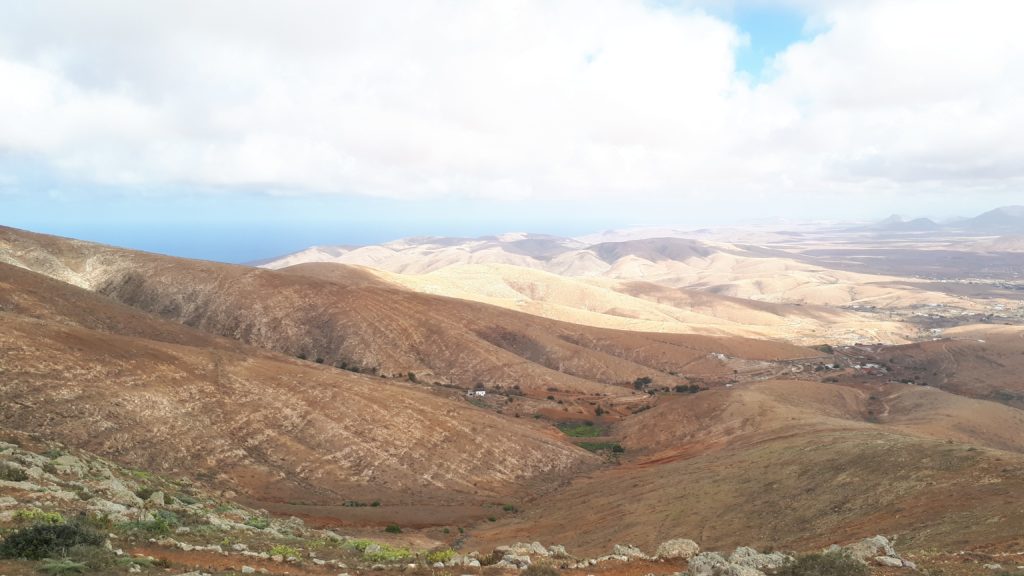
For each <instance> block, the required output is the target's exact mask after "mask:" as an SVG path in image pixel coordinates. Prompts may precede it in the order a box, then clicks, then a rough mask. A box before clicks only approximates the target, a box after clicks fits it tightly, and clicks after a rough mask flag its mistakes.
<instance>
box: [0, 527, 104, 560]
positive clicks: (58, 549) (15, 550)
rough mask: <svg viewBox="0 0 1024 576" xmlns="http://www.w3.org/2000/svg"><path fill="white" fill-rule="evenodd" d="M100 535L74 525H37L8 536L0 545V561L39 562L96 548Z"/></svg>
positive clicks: (101, 540)
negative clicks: (75, 550)
mask: <svg viewBox="0 0 1024 576" xmlns="http://www.w3.org/2000/svg"><path fill="white" fill-rule="evenodd" d="M103 539H104V538H103V535H102V534H100V533H99V532H96V531H94V530H90V529H88V528H85V527H82V526H79V525H77V524H38V525H36V526H31V527H29V528H24V529H22V530H18V531H16V532H13V533H11V534H10V535H8V536H7V537H6V538H4V540H3V542H0V558H26V559H28V560H41V559H43V558H46V557H48V556H56V555H58V554H63V553H65V552H66V551H67V550H68V549H69V548H71V547H73V546H78V545H85V546H100V545H102V544H103Z"/></svg>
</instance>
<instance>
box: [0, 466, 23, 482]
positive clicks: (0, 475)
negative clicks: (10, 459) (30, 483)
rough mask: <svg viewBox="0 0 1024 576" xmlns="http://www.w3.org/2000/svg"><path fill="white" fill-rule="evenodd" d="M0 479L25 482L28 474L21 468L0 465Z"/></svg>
mask: <svg viewBox="0 0 1024 576" xmlns="http://www.w3.org/2000/svg"><path fill="white" fill-rule="evenodd" d="M0 480H7V481H8V482H25V481H27V480H28V474H27V473H26V472H25V471H24V470H22V469H21V468H15V467H14V466H10V465H7V464H3V465H0Z"/></svg>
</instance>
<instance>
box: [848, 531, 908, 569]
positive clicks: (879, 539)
mask: <svg viewBox="0 0 1024 576" xmlns="http://www.w3.org/2000/svg"><path fill="white" fill-rule="evenodd" d="M844 549H845V550H846V551H847V552H849V553H850V556H853V557H854V558H856V559H857V560H859V561H860V562H862V563H864V564H867V563H868V560H871V559H873V558H876V557H878V556H888V557H890V558H899V554H897V553H896V550H895V549H894V548H893V547H892V543H891V542H889V539H888V538H886V537H885V536H872V537H871V538H865V539H863V540H861V541H860V542H856V543H854V544H850V545H849V546H846V547H845V548H844Z"/></svg>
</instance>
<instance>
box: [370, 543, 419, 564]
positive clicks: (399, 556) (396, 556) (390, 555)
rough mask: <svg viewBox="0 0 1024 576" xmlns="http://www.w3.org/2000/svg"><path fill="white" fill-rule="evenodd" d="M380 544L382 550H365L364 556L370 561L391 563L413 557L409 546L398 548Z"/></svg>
mask: <svg viewBox="0 0 1024 576" xmlns="http://www.w3.org/2000/svg"><path fill="white" fill-rule="evenodd" d="M378 546H380V550H377V551H375V552H364V553H363V558H365V559H366V560H368V561H369V562H379V563H390V562H400V561H402V560H408V559H409V558H412V557H413V553H412V551H411V550H409V549H408V548H397V547H394V546H388V545H387V544H378Z"/></svg>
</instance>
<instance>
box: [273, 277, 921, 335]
mask: <svg viewBox="0 0 1024 576" xmlns="http://www.w3.org/2000/svg"><path fill="white" fill-rule="evenodd" d="M285 270H288V269H287V268H286V269H285ZM374 273H375V274H376V275H378V276H379V277H380V278H381V279H382V280H385V281H387V282H389V283H391V284H395V285H399V286H403V287H406V288H409V289H411V290H414V291H416V292H420V293H424V294H438V295H444V296H450V297H455V298H460V299H464V300H472V301H476V302H483V303H487V304H493V305H495V306H501V307H503V308H508V309H510V310H518V311H521V312H527V313H530V314H535V315H537V316H543V317H546V318H552V319H555V320H562V321H566V322H572V323H575V324H585V325H588V326H597V327H604V328H614V329H620V330H638V331H646V332H666V333H679V334H707V335H718V336H743V337H748V338H764V339H780V340H786V341H790V342H796V343H803V344H820V343H822V342H831V343H849V342H858V341H871V342H902V341H905V338H906V337H907V336H908V335H909V334H908V333H910V332H912V331H913V330H912V327H910V326H907V325H902V324H899V323H896V322H887V321H881V320H874V319H871V318H868V317H865V316H864V315H861V314H855V313H853V312H850V311H847V310H840V309H836V308H827V307H823V306H810V305H808V306H796V305H790V304H775V303H767V302H758V301H755V300H748V299H742V298H734V297H729V296H723V295H719V294H715V293H712V292H708V291H702V290H692V289H685V288H670V287H667V286H662V285H660V284H655V283H651V282H637V281H622V280H612V279H607V278H595V277H586V278H581V277H569V276H559V275H556V274H552V273H550V272H544V271H542V270H537V269H533V268H523V267H517V266H509V265H502V264H489V265H460V266H448V267H445V268H442V269H439V270H436V271H434V272H431V273H429V274H422V275H417V274H394V273H389V272H384V271H374Z"/></svg>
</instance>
